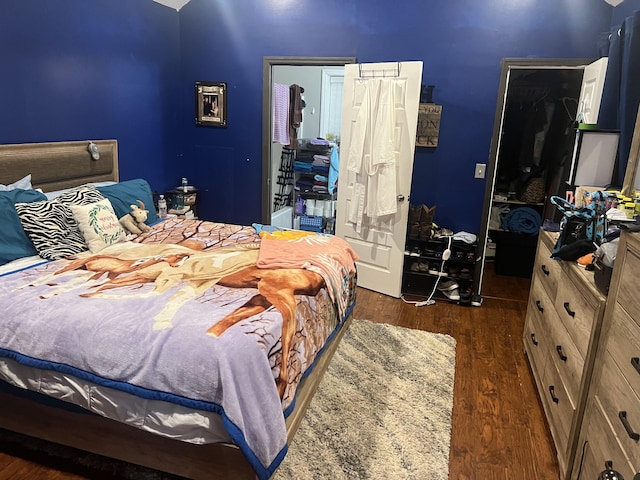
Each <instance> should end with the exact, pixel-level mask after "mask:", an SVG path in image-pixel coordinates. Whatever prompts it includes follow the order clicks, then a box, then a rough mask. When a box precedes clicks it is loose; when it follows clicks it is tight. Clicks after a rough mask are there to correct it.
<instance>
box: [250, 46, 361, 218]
mask: <svg viewBox="0 0 640 480" xmlns="http://www.w3.org/2000/svg"><path fill="white" fill-rule="evenodd" d="M355 62H356V59H355V58H354V57H264V58H263V64H262V70H263V73H262V223H264V224H266V225H268V224H271V223H272V215H273V214H274V198H275V190H276V188H277V187H278V184H277V179H278V173H279V171H278V170H279V168H280V152H281V150H282V146H281V145H280V144H278V143H274V142H272V132H273V124H272V122H273V119H272V110H273V98H272V96H273V84H274V83H284V84H287V85H291V84H293V83H297V82H296V81H289V80H288V79H291V80H295V79H299V78H302V79H305V78H309V79H311V78H314V80H309V83H308V86H307V87H306V88H305V85H303V84H302V83H298V84H299V85H301V86H302V87H303V88H305V94H304V99H305V103H306V104H307V106H306V107H305V108H304V109H303V123H302V127H301V132H300V134H299V135H298V136H299V137H303V136H304V137H309V136H312V137H315V136H317V135H318V133H316V132H320V131H321V130H322V129H323V128H327V125H331V123H332V119H331V114H330V113H329V114H327V112H326V111H325V110H326V109H327V108H330V106H331V101H330V100H328V99H330V98H331V94H327V95H322V93H323V92H324V93H328V92H330V91H331V89H332V88H333V87H335V86H336V81H337V79H338V77H339V76H340V75H339V70H340V69H341V68H342V69H343V68H344V66H345V65H346V64H348V63H355ZM315 79H317V80H315ZM303 82H304V81H303ZM312 83H313V84H314V85H315V86H314V85H312ZM316 84H317V85H316ZM312 92H313V93H312ZM322 97H324V101H323V100H322ZM305 123H306V124H305ZM338 133H339V132H338Z"/></svg>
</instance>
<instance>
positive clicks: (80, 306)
mask: <svg viewBox="0 0 640 480" xmlns="http://www.w3.org/2000/svg"><path fill="white" fill-rule="evenodd" d="M191 222H193V221H191ZM199 224H200V225H201V227H202V228H195V229H194V228H193V224H186V225H188V229H187V230H189V232H191V233H190V234H189V238H190V241H188V242H183V243H182V245H176V244H164V245H158V244H153V243H144V242H148V241H151V239H156V240H157V237H158V236H159V232H160V233H165V235H160V236H162V237H163V238H162V241H171V238H174V237H172V235H173V234H174V233H175V232H172V234H171V235H166V232H167V231H168V230H167V227H168V224H164V225H161V226H159V227H156V228H154V230H152V232H150V233H149V234H147V235H146V236H145V237H144V238H143V239H141V241H142V242H143V243H131V242H128V243H123V244H117V245H114V246H112V247H109V248H108V249H106V250H103V251H102V252H100V253H99V254H96V255H90V254H83V255H81V256H79V257H78V258H77V259H75V260H73V259H65V260H58V261H56V262H50V263H47V264H45V265H42V266H37V267H34V268H30V269H27V270H24V271H21V272H17V273H14V274H11V275H7V276H4V277H0V309H2V311H3V315H2V320H0V357H2V356H4V357H9V358H12V359H14V360H17V361H18V362H20V363H23V364H26V365H31V366H35V367H38V368H42V369H52V370H58V371H62V372H65V373H69V374H72V375H76V376H78V377H80V378H82V379H85V380H89V381H91V382H94V383H98V384H103V385H106V386H109V387H112V388H116V389H120V390H123V391H126V392H129V393H132V394H135V395H138V396H142V397H144V398H150V399H159V400H164V401H168V402H174V403H178V404H181V405H185V406H187V407H190V408H194V409H200V410H207V411H214V412H216V413H219V414H220V415H221V416H222V418H223V420H224V424H225V428H226V429H227V432H228V433H229V435H230V436H231V438H232V439H233V440H234V442H235V443H236V444H237V445H238V446H239V447H240V448H241V450H242V451H243V453H244V454H245V456H246V457H247V459H248V460H249V461H250V463H251V464H252V465H253V467H254V469H255V470H256V473H257V475H258V476H259V477H260V478H268V477H269V476H270V475H271V474H272V473H273V471H274V470H275V468H277V466H278V464H279V463H280V461H281V460H282V458H283V457H284V455H285V453H286V449H287V444H286V442H287V438H286V431H285V422H284V414H283V411H284V410H286V409H287V407H289V406H290V405H291V403H292V401H293V400H294V398H295V390H296V388H297V385H298V382H299V380H300V378H301V377H302V374H303V373H304V372H305V371H306V370H307V369H309V368H310V367H311V366H312V364H313V361H314V360H315V357H316V355H317V354H318V352H320V351H321V349H322V348H323V346H324V344H325V342H326V341H327V339H328V338H330V335H331V334H332V332H334V331H335V330H336V328H338V327H339V326H340V324H341V323H340V320H343V319H338V316H337V309H336V307H335V305H334V304H333V302H332V301H331V299H330V298H329V295H328V294H327V291H326V288H322V289H320V290H318V291H317V292H313V294H308V295H296V296H295V300H294V301H295V303H296V304H297V306H298V308H297V309H296V312H295V319H294V324H295V325H294V328H293V330H294V331H293V330H292V332H293V333H292V335H291V342H290V343H291V348H290V349H289V351H290V352H291V354H290V356H289V362H288V363H287V367H288V368H286V369H284V370H283V368H282V366H281V358H282V354H281V336H282V332H283V316H282V314H281V312H280V311H279V308H278V307H279V305H278V303H277V302H274V301H273V296H270V295H269V288H268V286H267V287H265V285H264V283H268V281H269V280H270V279H269V278H266V277H265V278H264V279H262V280H260V281H262V282H263V284H262V285H258V284H257V283H256V280H255V278H254V277H255V275H256V273H255V271H254V270H252V269H255V265H254V264H255V261H256V259H257V254H258V251H259V250H258V248H259V239H258V237H257V236H255V235H253V234H254V233H255V231H253V233H252V232H251V230H252V229H250V227H237V229H236V228H233V227H231V226H228V225H222V224H209V223H208V222H199ZM212 225H213V227H212ZM216 226H217V227H216ZM173 227H174V228H172V231H173V230H176V229H180V228H182V229H185V228H186V226H185V224H181V223H180V222H178V224H176V225H173ZM240 228H244V230H238V229H240ZM203 229H204V230H203ZM187 230H183V232H182V238H185V237H184V234H185V231H187ZM203 231H206V232H207V234H206V235H202V232H203ZM211 232H214V235H213V237H212V236H211ZM216 235H217V237H216ZM196 237H198V238H197V239H196ZM231 237H236V238H233V239H231V240H233V241H231V240H230V238H231ZM203 238H206V239H205V240H203ZM212 238H218V240H211V239H212ZM207 239H208V240H207ZM194 240H197V241H196V243H194V242H193V241H194ZM238 240H239V241H238ZM198 242H199V244H200V245H199V246H198V245H196V244H197V243H198ZM185 245H188V246H185ZM194 247H195V248H194ZM272 272H273V271H271V272H270V273H272ZM260 273H262V271H259V272H258V275H259V274H260ZM249 274H251V275H249ZM284 278H291V276H290V275H285V277H284ZM252 282H253V283H252ZM345 284H349V282H345ZM252 285H254V286H252ZM351 287H352V288H353V285H351ZM271 290H277V291H281V290H280V287H276V286H274V287H273V288H271ZM270 300H271V301H270ZM274 305H275V306H274ZM282 308H283V307H280V310H282ZM285 323H287V322H286V321H285ZM283 372H284V374H285V375H286V378H281V377H282V375H283Z"/></svg>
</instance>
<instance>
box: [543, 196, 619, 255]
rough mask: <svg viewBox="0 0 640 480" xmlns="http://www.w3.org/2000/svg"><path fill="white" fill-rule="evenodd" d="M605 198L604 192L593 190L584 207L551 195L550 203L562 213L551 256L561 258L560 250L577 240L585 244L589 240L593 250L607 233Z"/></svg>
mask: <svg viewBox="0 0 640 480" xmlns="http://www.w3.org/2000/svg"><path fill="white" fill-rule="evenodd" d="M605 199H606V194H605V193H603V192H601V191H595V192H593V193H591V194H590V201H589V202H588V204H587V206H586V207H577V206H575V205H574V204H573V203H570V202H568V201H567V200H565V199H564V198H562V197H558V196H553V197H551V199H550V200H551V203H553V204H554V205H555V206H556V207H557V208H558V210H559V211H560V212H562V215H563V216H562V220H560V235H559V236H558V240H557V241H556V244H555V247H554V248H553V251H552V252H551V257H553V258H563V257H564V256H563V255H562V250H563V249H566V247H568V246H569V245H571V244H573V243H575V242H578V241H581V242H583V243H585V244H586V243H589V242H591V243H592V244H593V250H592V251H595V249H596V248H597V247H598V245H600V244H601V243H602V239H603V238H604V236H605V235H606V233H607V215H606V211H605ZM565 259H566V258H565Z"/></svg>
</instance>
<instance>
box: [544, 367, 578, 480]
mask: <svg viewBox="0 0 640 480" xmlns="http://www.w3.org/2000/svg"><path fill="white" fill-rule="evenodd" d="M544 372H545V373H544V377H543V384H544V391H542V392H540V395H541V396H544V403H545V405H546V410H547V419H548V420H549V428H550V429H551V434H552V436H553V440H554V441H555V444H556V450H557V452H558V461H559V462H560V467H561V470H562V471H564V470H566V466H567V460H568V459H567V447H568V443H569V432H570V431H571V423H572V421H573V416H574V414H575V409H574V408H573V405H572V404H571V400H570V399H569V395H568V394H567V391H566V389H565V386H564V384H563V382H562V379H561V378H560V374H559V373H558V371H557V370H556V367H555V365H554V363H553V362H547V366H546V368H545V371H544Z"/></svg>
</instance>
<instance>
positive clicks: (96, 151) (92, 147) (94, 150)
mask: <svg viewBox="0 0 640 480" xmlns="http://www.w3.org/2000/svg"><path fill="white" fill-rule="evenodd" d="M87 151H88V152H89V153H90V154H91V158H93V159H94V160H100V148H99V147H98V145H96V144H95V143H93V142H91V141H90V142H89V145H87Z"/></svg>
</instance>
